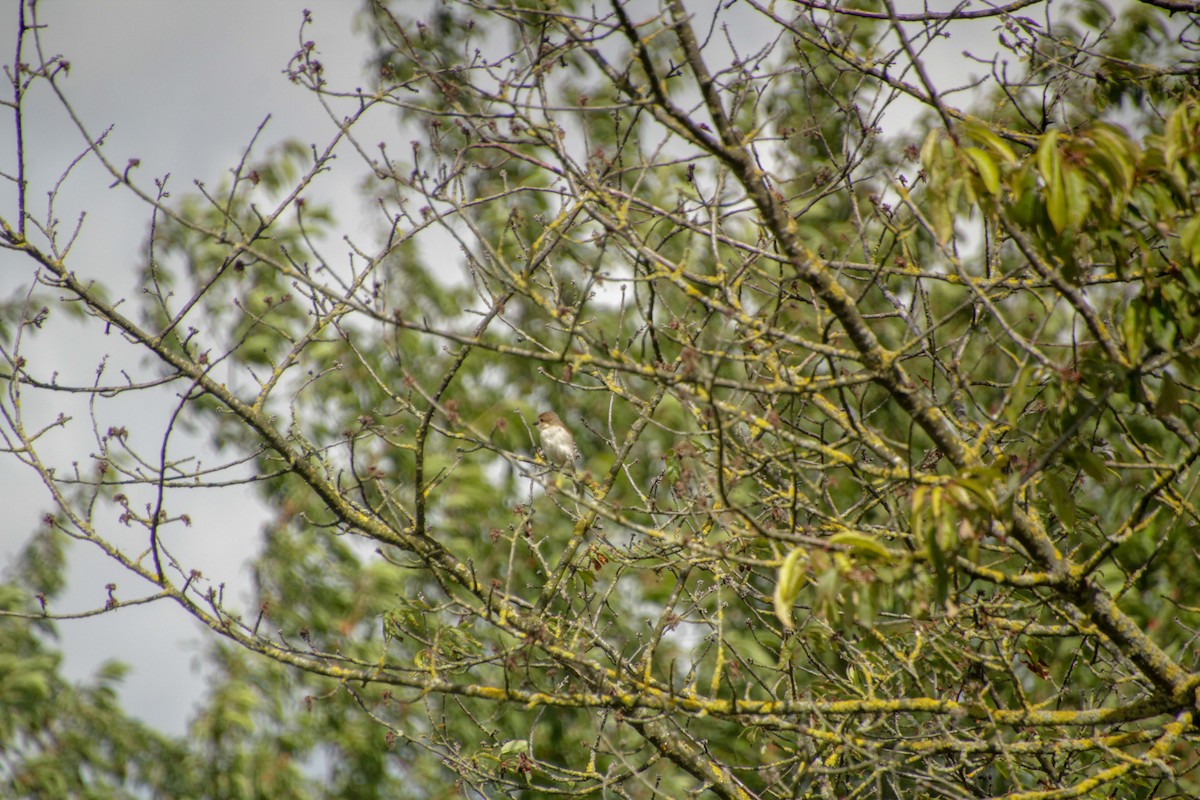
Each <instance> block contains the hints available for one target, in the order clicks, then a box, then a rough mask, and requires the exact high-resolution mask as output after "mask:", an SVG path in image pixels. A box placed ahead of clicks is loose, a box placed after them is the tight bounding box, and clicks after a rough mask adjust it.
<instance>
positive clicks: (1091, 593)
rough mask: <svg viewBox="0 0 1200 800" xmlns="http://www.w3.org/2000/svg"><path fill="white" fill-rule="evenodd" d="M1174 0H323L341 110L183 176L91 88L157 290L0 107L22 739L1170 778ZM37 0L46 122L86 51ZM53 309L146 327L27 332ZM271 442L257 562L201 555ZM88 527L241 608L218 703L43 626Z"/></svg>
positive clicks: (1176, 699)
mask: <svg viewBox="0 0 1200 800" xmlns="http://www.w3.org/2000/svg"><path fill="white" fill-rule="evenodd" d="M932 5H937V4H932ZM1191 5H1192V4H1191V3H1189V2H1184V0H1146V2H1140V3H1138V2H1134V3H1127V4H1123V5H1119V6H1118V5H1109V4H1106V3H1102V2H1097V1H1096V0H1078V1H1077V2H1055V3H1052V2H1048V0H1012V1H1011V2H1002V3H962V4H959V5H957V6H953V7H951V6H950V5H946V7H945V9H944V10H940V11H939V10H932V9H930V8H917V4H907V5H906V4H897V3H894V2H893V1H892V0H883V1H882V2H874V1H865V0H864V1H863V2H843V1H842V0H792V1H791V2H759V0H742V1H741V2H734V3H715V2H709V3H700V2H694V3H693V2H690V1H689V0H661V2H659V3H657V4H652V3H649V2H646V3H634V2H628V3H626V2H620V0H614V2H612V3H610V4H588V3H581V2H573V1H571V0H561V1H559V2H549V1H548V0H502V1H498V2H491V1H489V0H462V2H439V3H430V4H428V5H416V6H414V4H411V3H406V2H399V0H392V1H391V2H385V0H372V2H369V3H367V4H366V5H365V6H363V7H362V8H361V9H360V10H359V13H360V14H361V20H362V23H363V25H364V27H365V29H366V30H367V31H368V32H369V35H370V37H371V39H370V40H371V42H372V46H373V50H372V53H371V59H370V68H369V76H368V77H366V78H364V82H363V83H362V85H360V86H353V87H349V86H337V85H332V83H331V82H329V81H328V80H327V79H326V68H325V65H324V64H323V63H322V62H321V53H320V46H319V42H315V43H314V42H312V41H308V35H307V33H306V30H307V26H308V24H309V22H310V21H311V20H310V18H309V15H308V14H307V12H306V13H305V15H304V19H303V20H302V21H301V24H300V39H299V41H300V43H301V44H300V47H299V49H298V50H297V52H296V54H295V56H294V57H293V59H292V61H291V62H290V63H289V64H288V65H287V69H288V75H289V77H290V78H291V80H292V81H293V82H294V83H295V84H297V85H298V86H300V87H304V88H305V89H307V90H308V92H309V93H311V96H312V102H314V103H321V104H324V106H325V108H327V109H328V111H329V113H330V115H331V116H332V118H333V119H335V120H337V121H338V130H337V133H336V135H334V136H332V137H329V138H328V139H325V140H321V141H318V140H314V139H312V138H310V134H308V133H307V132H303V131H295V132H289V133H290V134H292V135H293V136H294V138H293V139H291V140H289V141H288V142H286V143H284V144H281V145H278V146H276V147H273V148H270V147H268V148H264V147H262V146H260V145H257V144H256V143H254V142H251V143H250V144H248V146H247V149H246V153H245V156H244V157H243V158H242V160H241V161H240V162H239V163H237V164H232V165H230V171H229V173H228V174H227V176H226V178H225V180H224V181H223V182H222V183H221V184H220V185H205V184H198V185H197V186H196V187H193V188H194V190H192V191H188V192H183V191H178V190H176V191H170V192H169V191H168V186H167V182H166V180H165V176H145V175H141V174H140V172H139V170H137V169H134V168H133V167H134V166H136V165H134V164H131V163H129V162H127V161H126V160H125V159H124V157H123V155H122V156H121V157H117V156H116V155H115V154H113V153H110V152H109V151H108V149H106V147H105V145H104V143H103V137H102V136H99V135H98V133H97V129H96V128H94V127H93V126H95V125H99V126H102V125H103V124H104V121H103V120H98V121H96V120H85V119H80V118H79V117H78V116H75V115H73V117H72V118H73V119H74V121H75V123H76V124H77V125H78V127H79V133H80V142H81V154H82V155H81V159H87V160H92V161H95V162H97V163H99V164H101V165H103V166H104V168H105V169H106V170H107V171H108V174H109V180H110V181H111V182H112V184H113V186H114V188H116V189H118V190H120V191H123V192H128V193H131V194H132V195H133V196H136V197H138V198H140V199H141V201H142V202H143V203H144V207H145V213H146V224H147V231H148V238H147V244H146V248H145V250H144V251H143V252H140V253H128V254H125V259H126V263H127V264H129V265H131V266H130V269H134V270H136V271H137V274H138V276H139V277H138V281H137V283H138V292H137V293H136V294H130V295H127V296H116V295H115V294H114V293H113V291H112V288H111V285H109V284H110V283H111V278H110V272H109V270H111V265H110V264H96V263H86V262H83V263H78V259H75V258H73V257H72V253H71V245H72V242H73V241H74V237H75V235H76V232H75V230H74V229H73V228H71V227H70V226H69V225H67V224H65V223H63V222H62V221H60V220H59V219H58V215H57V213H56V203H62V202H64V201H63V199H62V198H61V197H60V196H59V195H58V193H57V192H58V189H57V187H56V186H35V185H31V184H30V183H29V182H28V181H27V180H26V177H25V176H26V169H27V167H28V164H27V163H26V155H27V154H26V151H25V150H24V149H22V139H21V138H20V137H19V136H18V139H17V148H18V149H17V150H16V152H13V153H9V154H6V155H5V167H4V177H5V187H6V189H5V192H6V193H7V199H6V201H5V206H4V208H5V212H4V216H3V218H0V245H2V246H3V248H4V250H5V253H6V255H5V261H6V263H8V264H9V266H8V267H7V269H10V270H18V269H20V270H24V273H23V274H24V276H25V277H24V289H23V291H22V292H20V293H19V294H18V295H16V296H15V299H12V300H10V301H7V302H6V304H5V305H4V306H3V309H2V315H0V382H2V383H0V385H2V387H3V394H2V396H0V417H2V419H3V426H2V427H0V431H2V433H3V437H4V440H3V450H2V452H3V457H4V458H5V459H7V460H9V461H10V462H13V463H14V464H15V463H17V462H19V464H20V465H22V467H23V468H25V469H30V470H34V471H35V472H36V474H37V475H38V476H39V478H40V483H41V485H42V486H43V487H44V490H45V503H46V508H47V512H46V516H45V519H44V521H43V524H42V526H41V527H40V528H39V529H38V530H37V531H34V532H32V533H31V539H30V542H29V544H28V546H27V548H26V549H25V551H24V552H23V553H22V555H21V565H20V568H19V569H17V570H15V571H14V572H13V575H14V576H16V577H14V578H12V579H11V580H10V581H9V583H7V584H5V585H4V586H3V587H0V588H2V591H0V611H2V613H3V616H0V641H4V642H8V643H9V645H6V646H4V647H3V648H0V705H2V706H3V707H5V708H6V709H11V713H6V715H4V716H0V753H3V754H4V755H3V758H0V785H3V787H4V792H3V793H4V794H5V795H6V796H13V797H50V796H62V795H63V794H64V793H68V794H70V793H73V794H77V795H78V796H88V797H142V796H155V797H213V798H218V797H220V798H226V797H230V798H232V797H238V798H240V797H272V798H280V797H282V798H320V797H330V798H332V797H338V798H383V797H389V798H390V797H412V798H431V797H459V796H466V797H505V796H514V797H540V796H547V797H549V796H556V797H561V796H565V797H631V798H632V797H639V798H640V797H647V798H648V797H664V798H675V797H688V796H704V797H709V796H711V797H721V798H798V797H813V798H851V797H855V798H857V797H897V798H899V797H903V798H910V797H922V798H923V797H929V798H979V797H1006V798H1028V799H1029V800H1033V799H1034V798H1045V799H1046V800H1049V799H1050V798H1074V797H1092V796H1097V797H1098V796H1105V797H1107V796H1120V797H1145V798H1149V797H1183V796H1194V795H1195V794H1196V793H1197V792H1200V776H1198V775H1197V772H1196V767H1197V763H1198V762H1197V757H1196V742H1197V738H1198V732H1200V727H1198V725H1200V723H1198V720H1197V714H1198V713H1200V694H1198V692H1200V663H1198V661H1197V652H1198V650H1197V646H1196V638H1197V635H1198V634H1197V630H1200V627H1198V626H1200V565H1198V564H1197V549H1196V544H1195V542H1196V541H1197V533H1198V532H1200V516H1198V514H1197V507H1196V490H1197V484H1198V482H1200V467H1198V466H1197V463H1196V462H1197V457H1198V456H1200V427H1198V426H1200V407H1198V406H1197V386H1198V384H1200V371H1198V368H1200V361H1198V356H1200V346H1198V343H1197V342H1198V339H1200V335H1198V334H1200V213H1198V211H1200V209H1198V205H1200V92H1198V91H1197V88H1198V86H1200V61H1198V60H1197V49H1198V47H1200V41H1198V40H1200V28H1198V27H1197V21H1196V18H1195V17H1194V16H1189V15H1188V14H1187V13H1186V12H1187V11H1188V10H1189V9H1190V8H1191ZM1177 12H1184V13H1177ZM19 14H20V25H19V26H18V30H17V31H16V37H15V38H16V40H15V42H13V43H14V44H15V46H16V53H17V55H16V58H15V60H14V62H13V63H12V64H11V65H10V66H9V67H8V71H7V73H6V74H7V77H8V79H9V81H10V85H11V88H12V90H13V91H12V93H11V97H12V98H13V99H12V100H11V101H9V100H6V101H5V105H6V109H7V110H8V111H9V113H10V114H11V115H12V116H13V118H14V120H15V122H16V125H17V129H18V131H20V130H23V129H24V130H25V131H26V132H27V133H26V135H28V130H29V128H30V126H32V125H36V124H37V120H36V119H31V118H30V117H29V113H30V112H29V111H28V109H27V102H26V97H27V96H28V95H29V93H31V92H34V91H43V92H46V91H48V92H52V93H53V94H54V95H55V96H56V97H57V98H59V100H60V102H61V103H62V104H64V105H65V106H66V107H68V108H70V106H71V84H70V78H69V74H68V70H67V65H66V63H65V61H64V59H65V58H67V57H69V56H52V55H50V53H51V52H52V51H51V50H48V49H46V48H43V47H40V46H39V44H40V38H41V37H44V36H47V35H49V34H48V33H47V32H45V31H43V30H42V29H41V28H40V27H39V26H38V24H37V3H36V2H31V3H29V4H28V5H26V4H21V8H20V11H19ZM966 37H973V38H970V39H969V41H970V42H971V43H972V44H971V49H970V50H969V51H968V52H967V53H964V54H962V55H961V56H959V57H958V58H959V62H958V63H960V64H961V65H962V73H961V74H950V75H947V74H945V71H944V70H941V71H937V70H935V69H934V65H935V64H938V63H943V62H941V61H938V60H937V58H938V57H935V54H936V53H938V52H939V51H940V50H943V49H944V46H945V45H946V43H947V40H953V41H959V40H962V39H964V38H966ZM959 47H960V49H961V45H960V46H959ZM378 117H384V118H387V119H390V120H392V121H393V125H394V127H393V130H395V131H396V135H395V136H394V137H390V138H388V139H387V140H385V141H373V140H367V139H366V138H365V137H364V135H363V134H361V133H360V131H362V130H363V129H364V125H365V122H364V121H365V120H367V119H375V118H378ZM351 165H353V166H351ZM72 168H73V167H72V166H70V165H63V175H68V174H69V173H70V171H71V169H72ZM343 169H363V170H365V171H366V173H367V175H368V180H366V181H365V182H364V184H363V186H362V193H363V196H364V198H367V199H369V201H370V204H371V208H372V213H373V214H374V215H375V218H376V220H377V231H376V235H375V236H373V237H371V238H370V239H369V240H360V239H356V238H354V237H349V236H341V235H340V233H339V221H338V220H337V219H336V218H335V217H334V215H333V213H332V212H331V210H330V209H329V207H328V204H327V203H326V202H323V200H322V191H323V186H324V184H323V183H322V181H323V178H324V176H325V173H327V172H330V171H334V170H343ZM46 192H50V195H49V196H50V203H49V207H48V208H47V207H46V206H45V204H44V203H43V202H42V200H41V198H42V197H44V196H45V193H46ZM35 197H37V198H38V200H37V202H36V203H35V202H34V198H35ZM79 320H82V321H83V324H84V325H86V327H87V328H88V329H89V330H91V331H94V332H96V333H97V335H100V333H101V332H105V333H108V334H109V335H110V336H111V339H112V345H111V348H112V353H113V357H114V358H119V359H122V361H121V363H122V364H123V365H126V366H124V368H123V369H122V370H121V371H120V372H119V374H117V372H116V371H115V370H110V371H105V370H104V369H96V367H95V365H88V366H86V367H83V368H78V367H76V368H75V369H73V370H72V369H69V367H70V365H66V364H62V363H55V362H54V361H52V360H48V359H46V358H45V357H31V356H30V355H29V350H30V344H29V343H30V342H33V341H36V340H37V339H38V337H41V336H45V335H47V332H48V331H50V330H54V329H55V327H56V326H59V325H65V324H68V322H69V323H70V324H79V322H78V321H79ZM80 395H83V396H85V397H86V398H87V408H88V413H87V414H85V415H82V416H79V415H75V416H73V415H67V414H61V415H57V416H56V412H57V410H58V409H59V408H60V407H63V406H64V405H65V403H66V402H67V401H68V399H70V400H71V402H74V398H77V397H79V396H80ZM147 408H154V409H159V410H160V411H161V412H162V413H156V414H148V413H146V412H145V411H144V409H147ZM47 409H50V410H51V412H52V413H50V414H49V415H47V411H46V410H47ZM546 410H553V411H555V412H556V413H557V414H558V415H559V416H560V417H561V418H562V419H563V421H564V422H565V424H566V425H567V427H568V428H570V429H571V430H572V432H573V434H574V437H575V440H576V442H577V444H578V446H579V450H580V451H581V460H580V461H579V463H578V466H577V467H576V469H575V471H573V472H571V471H565V470H563V469H560V468H558V467H557V466H555V465H554V464H552V463H548V461H547V459H546V458H545V457H544V456H543V454H542V453H541V452H540V450H539V448H538V444H539V441H538V433H537V430H538V429H537V425H536V419H537V417H538V414H539V413H541V412H543V411H546ZM64 442H67V443H72V446H71V447H69V448H66V449H67V451H68V452H70V453H71V455H70V456H69V457H68V458H66V459H65V460H55V459H62V456H61V453H62V452H63V449H64V448H63V443H64ZM244 485H251V486H253V487H255V490H256V492H257V493H258V495H259V496H260V497H261V498H262V500H263V502H264V503H265V504H266V506H267V507H268V508H269V509H270V514H271V516H270V518H269V520H267V521H266V522H265V524H263V526H262V528H261V530H257V531H253V530H252V531H247V535H253V534H258V535H260V536H261V541H262V547H261V551H260V553H259V555H258V556H257V557H256V558H255V560H254V562H253V564H252V570H253V576H254V591H255V598H254V601H253V602H252V603H250V604H243V603H240V602H238V601H237V600H236V599H235V598H231V597H226V596H225V594H224V592H223V589H222V584H223V580H224V578H225V577H227V576H222V575H214V574H206V573H203V572H201V571H199V570H197V569H196V568H195V566H194V565H193V564H189V563H188V562H187V560H186V559H183V558H180V557H178V556H177V553H178V551H179V548H180V545H181V543H182V542H184V541H190V540H195V537H204V536H205V533H206V529H205V525H206V524H210V523H206V521H205V520H204V519H203V518H200V517H197V518H195V519H193V518H192V516H191V515H187V514H183V513H180V512H179V510H178V508H179V507H180V505H181V503H182V502H183V500H182V498H184V497H187V498H195V497H196V496H197V495H198V493H201V494H203V495H204V496H208V494H209V493H211V496H212V497H213V498H219V497H221V492H222V491H224V490H226V489H228V488H229V487H230V486H244ZM214 502H219V500H214ZM68 545H69V546H74V547H90V548H98V549H99V551H101V552H102V553H103V554H104V555H105V556H106V557H107V558H108V559H111V560H112V562H113V563H114V564H116V565H119V566H120V568H121V569H122V570H124V572H125V573H126V574H127V576H128V577H127V579H126V580H125V581H122V582H120V583H119V584H117V585H116V586H114V588H113V589H112V591H111V592H110V598H109V600H108V602H107V603H106V604H105V605H104V606H103V607H99V608H95V609H90V610H88V611H89V612H92V613H106V614H120V613H121V610H122V608H124V607H126V606H127V605H129V604H132V603H146V602H158V603H173V604H175V605H177V606H178V607H179V610H180V614H181V615H187V616H190V617H191V618H193V619H195V620H198V621H199V622H201V623H202V624H203V625H204V626H206V627H207V628H208V629H209V630H211V633H212V636H211V642H210V646H209V647H208V649H207V650H206V652H205V656H204V670H205V674H206V675H207V676H208V677H209V680H210V687H211V688H210V690H209V692H208V694H207V695H206V698H205V701H204V706H203V708H202V709H201V711H200V712H199V713H198V715H197V717H196V718H195V719H194V720H193V721H192V723H191V728H190V731H189V735H188V736H186V737H183V738H180V739H178V740H176V739H174V738H172V737H169V736H165V735H163V734H160V733H156V732H154V731H152V730H149V729H147V728H146V727H145V726H143V725H140V724H139V723H136V722H134V721H132V720H130V719H129V718H128V717H127V716H125V715H124V713H123V712H122V710H121V709H120V707H119V705H118V704H117V703H115V701H114V695H113V693H112V686H111V684H112V682H114V681H116V680H118V679H119V677H120V670H119V668H117V667H113V668H112V670H111V671H109V672H106V673H105V674H104V675H102V676H101V678H100V680H99V682H98V683H97V684H96V685H84V686H71V685H69V684H68V683H67V682H65V681H64V680H63V679H62V678H61V677H60V676H59V675H58V658H59V657H58V654H57V653H56V652H55V651H54V648H53V640H52V635H53V630H54V627H53V626H54V624H55V619H56V618H57V617H60V616H63V615H75V614H78V613H80V611H81V610H79V609H66V608H61V607H60V606H59V604H58V603H56V598H58V597H60V596H61V594H62V591H63V589H64V586H63V578H62V574H61V564H62V560H63V558H64V553H65V549H66V548H67V547H68ZM238 568H239V565H238V564H233V563H231V564H229V565H228V569H229V574H232V573H233V572H234V571H235V570H237V569H238Z"/></svg>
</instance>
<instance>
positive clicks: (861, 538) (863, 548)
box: [829, 531, 892, 561]
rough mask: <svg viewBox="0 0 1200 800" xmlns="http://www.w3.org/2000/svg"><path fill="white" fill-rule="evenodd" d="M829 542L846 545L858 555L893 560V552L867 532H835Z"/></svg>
mask: <svg viewBox="0 0 1200 800" xmlns="http://www.w3.org/2000/svg"><path fill="white" fill-rule="evenodd" d="M829 543H830V544H834V545H840V546H842V547H845V548H847V549H848V550H849V551H850V552H851V553H853V554H854V555H856V556H865V557H868V558H878V559H881V560H883V561H891V560H892V552H891V551H890V550H888V549H887V547H885V546H884V545H883V544H882V543H881V542H879V540H877V539H876V538H875V537H874V536H868V535H867V534H865V533H857V532H853V531H846V532H844V533H835V534H834V535H833V536H830V537H829Z"/></svg>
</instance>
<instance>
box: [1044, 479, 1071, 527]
mask: <svg viewBox="0 0 1200 800" xmlns="http://www.w3.org/2000/svg"><path fill="white" fill-rule="evenodd" d="M1040 486H1041V489H1042V494H1044V495H1045V496H1046V499H1047V500H1049V501H1050V507H1051V508H1052V509H1053V510H1054V516H1056V517H1058V520H1059V521H1060V522H1061V523H1062V525H1063V527H1064V528H1066V529H1067V530H1073V529H1074V528H1075V519H1076V514H1075V498H1073V497H1072V496H1071V492H1070V490H1069V489H1068V487H1067V484H1066V483H1065V482H1064V481H1063V479H1062V478H1060V477H1059V476H1058V475H1056V474H1054V473H1053V472H1047V473H1045V474H1044V475H1042V480H1041V484H1040Z"/></svg>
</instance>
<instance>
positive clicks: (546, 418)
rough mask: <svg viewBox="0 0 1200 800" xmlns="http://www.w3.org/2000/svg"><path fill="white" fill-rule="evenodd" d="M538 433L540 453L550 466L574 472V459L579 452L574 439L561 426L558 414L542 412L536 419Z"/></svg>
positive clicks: (565, 428)
mask: <svg viewBox="0 0 1200 800" xmlns="http://www.w3.org/2000/svg"><path fill="white" fill-rule="evenodd" d="M537 424H538V433H539V434H541V437H542V452H543V453H545V454H546V459H547V460H548V461H549V462H550V463H551V464H556V465H557V466H560V467H563V468H564V469H566V470H567V471H568V472H572V473H574V472H575V459H576V458H577V457H578V456H579V450H578V449H576V447H575V437H574V436H572V435H571V432H570V431H569V430H567V426H566V425H563V423H562V420H561V419H559V418H558V414H555V413H554V412H553V411H543V412H542V413H541V414H538V418H537Z"/></svg>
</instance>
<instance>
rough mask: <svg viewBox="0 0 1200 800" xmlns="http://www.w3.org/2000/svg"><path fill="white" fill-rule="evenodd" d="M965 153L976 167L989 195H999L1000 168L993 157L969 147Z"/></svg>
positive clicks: (976, 148)
mask: <svg viewBox="0 0 1200 800" xmlns="http://www.w3.org/2000/svg"><path fill="white" fill-rule="evenodd" d="M963 153H964V154H965V155H966V156H967V158H969V159H971V163H972V164H974V165H975V171H976V172H977V173H979V178H980V180H982V181H983V185H984V187H985V188H986V189H987V190H988V193H989V194H993V195H996V194H999V193H1000V167H998V166H997V165H996V162H995V161H993V160H992V157H991V156H989V155H988V154H987V153H985V152H984V151H983V150H981V149H979V148H978V147H968V148H966V149H965V150H963Z"/></svg>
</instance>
